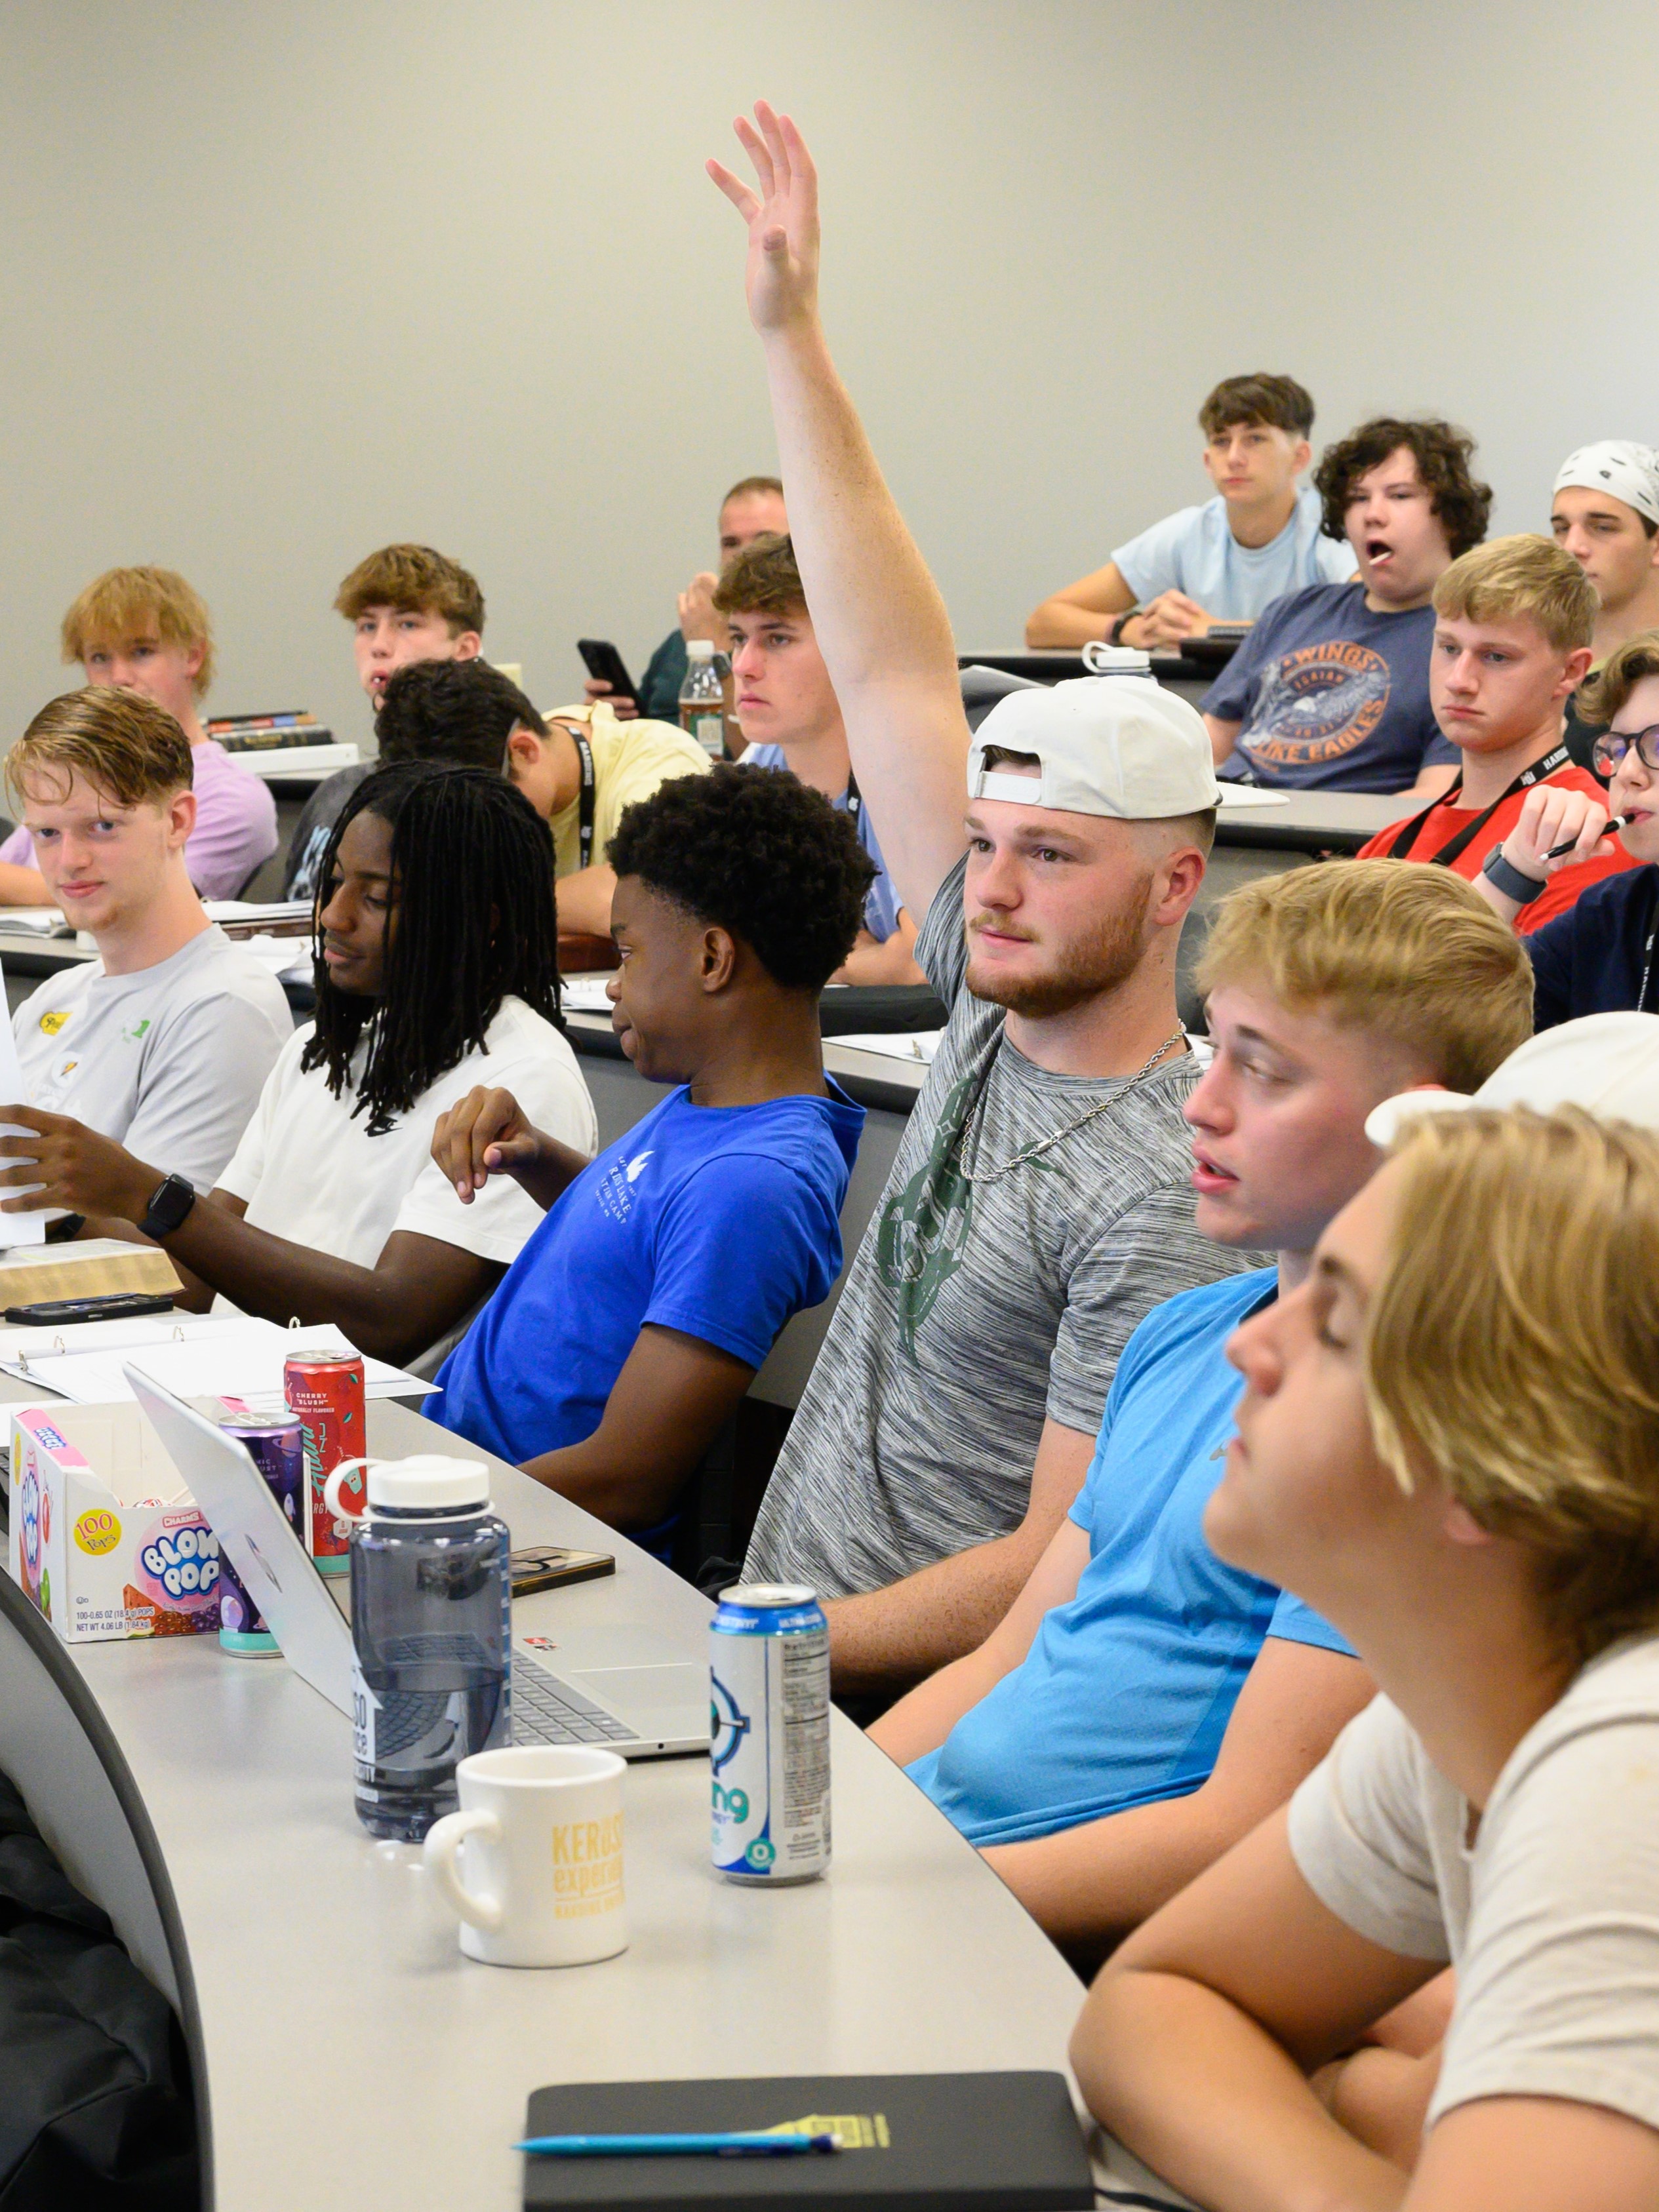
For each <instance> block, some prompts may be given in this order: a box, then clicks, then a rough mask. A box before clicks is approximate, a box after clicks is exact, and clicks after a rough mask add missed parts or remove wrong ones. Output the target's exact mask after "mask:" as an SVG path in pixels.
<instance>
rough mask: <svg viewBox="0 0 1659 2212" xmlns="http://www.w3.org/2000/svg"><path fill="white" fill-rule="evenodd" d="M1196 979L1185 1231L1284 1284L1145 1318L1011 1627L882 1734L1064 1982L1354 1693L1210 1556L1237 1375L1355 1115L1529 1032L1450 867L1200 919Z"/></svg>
mask: <svg viewBox="0 0 1659 2212" xmlns="http://www.w3.org/2000/svg"><path fill="white" fill-rule="evenodd" d="M1199 981H1200V988H1202V989H1203V991H1204V992H1205V994H1206V997H1207V999H1208V1001H1209V1026H1210V1036H1211V1041H1212V1044H1213V1045H1214V1047H1215V1057H1214V1059H1213V1060H1212V1062H1211V1064H1210V1066H1209V1067H1208V1068H1207V1069H1206V1072H1205V1073H1204V1075H1203V1076H1202V1077H1201V1078H1200V1081H1199V1084H1198V1087H1197V1089H1196V1090H1195V1091H1194V1092H1193V1094H1192V1096H1191V1097H1189V1098H1188V1101H1187V1109H1186V1114H1187V1120H1188V1122H1189V1123H1190V1124H1191V1127H1192V1130H1193V1155H1194V1170H1193V1176H1192V1182H1193V1188H1194V1190H1195V1191H1196V1192H1197V1194H1198V1206H1197V1219H1198V1225H1199V1227H1200V1230H1201V1231H1203V1232H1204V1234H1205V1235H1206V1236H1208V1237H1213V1238H1214V1239H1215V1241H1216V1243H1218V1245H1220V1246H1222V1247H1224V1248H1225V1249H1231V1250H1236V1251H1238V1250H1242V1251H1255V1250H1259V1249H1263V1248H1265V1249H1269V1250H1276V1251H1277V1254H1278V1266H1277V1267H1276V1268H1270V1267H1268V1268H1261V1269H1260V1270H1253V1271H1252V1272H1251V1273H1248V1274H1243V1275H1235V1276H1233V1277H1231V1279H1228V1280H1226V1281H1225V1282H1218V1283H1212V1284H1207V1285H1205V1286H1204V1287H1203V1288H1202V1289H1200V1290H1193V1291H1186V1292H1185V1293H1184V1294H1183V1295H1182V1296H1181V1297H1174V1298H1171V1299H1170V1301H1169V1302H1168V1304H1165V1305H1162V1306H1160V1307H1158V1309H1157V1310H1156V1311H1155V1312H1153V1313H1152V1314H1150V1315H1148V1316H1147V1318H1146V1320H1145V1321H1144V1322H1142V1323H1141V1325H1140V1327H1139V1328H1138V1329H1137V1330H1136V1331H1135V1334H1134V1335H1133V1338H1132V1339H1131V1340H1130V1343H1129V1346H1128V1349H1127V1351H1126V1352H1125V1353H1124V1355H1123V1357H1122V1358H1121V1360H1120V1361H1119V1363H1118V1369H1117V1375H1116V1378H1115V1381H1114V1383H1113V1384H1112V1389H1111V1395H1110V1396H1109V1398H1108V1400H1107V1401H1106V1417H1105V1419H1104V1421H1103V1424H1102V1425H1101V1431H1100V1440H1099V1443H1098V1445H1097V1449H1096V1453H1095V1458H1094V1462H1093V1464H1092V1465H1091V1468H1090V1469H1089V1475H1088V1480H1086V1482H1085V1484H1084V1486H1083V1490H1082V1492H1081V1494H1080V1495H1079V1498H1078V1501H1077V1503H1076V1504H1075V1505H1073V1508H1072V1510H1071V1514H1070V1516H1069V1517H1068V1518H1067V1519H1066V1521H1064V1522H1062V1523H1061V1524H1060V1528H1059V1530H1058V1532H1057V1533H1056V1534H1055V1535H1054V1540H1053V1541H1052V1542H1051V1543H1050V1544H1049V1546H1048V1550H1047V1552H1046V1553H1044V1554H1043V1557H1042V1559H1041V1560H1040V1561H1039V1562H1038V1564H1037V1565H1036V1569H1035V1570H1034V1571H1033V1572H1032V1574H1031V1577H1030V1580H1029V1581H1028V1582H1027V1583H1026V1585H1025V1588H1024V1590H1022V1591H1021V1593H1020V1595H1019V1596H1018V1599H1016V1601H1015V1602H1014V1603H1013V1605H1012V1606H1011V1607H1010V1608H1009V1611H1008V1613H1007V1616H1006V1619H1005V1620H1003V1621H1002V1622H1001V1623H1000V1626H998V1627H997V1628H996V1629H995V1631H994V1632H993V1633H992V1635H991V1636H990V1637H988V1638H987V1640H986V1641H985V1643H984V1644H981V1647H980V1649H979V1650H977V1651H975V1652H973V1653H971V1654H970V1655H969V1657H967V1658H965V1659H960V1660H958V1661H957V1662H956V1664H955V1665H954V1666H951V1667H947V1668H944V1669H943V1671H942V1672H941V1673H939V1674H936V1675H934V1676H933V1678H932V1680H928V1681H927V1682H924V1683H922V1684H921V1686H920V1687H919V1688H917V1689H915V1690H913V1691H912V1692H910V1694H909V1696H908V1697H907V1698H905V1699H902V1701H901V1702H900V1703H899V1704H898V1705H895V1706H894V1707H893V1709H892V1711H890V1712H889V1713H887V1714H885V1715H884V1717H882V1719H881V1720H879V1721H878V1723H876V1725H875V1727H874V1729H872V1735H873V1736H874V1739H875V1741H877V1742H878V1744H879V1745H880V1746H881V1747H882V1749H883V1750H884V1751H885V1752H887V1753H889V1754H890V1756H891V1757H892V1758H894V1759H899V1760H902V1761H903V1762H905V1763H906V1764H907V1765H908V1771H909V1773H910V1777H911V1778H912V1780H913V1781H915V1782H916V1783H917V1784H919V1785H920V1786H921V1788H922V1789H923V1790H926V1791H927V1795H928V1796H930V1797H931V1798H932V1799H933V1802H934V1803H935V1804H937V1805H938V1806H939V1808H940V1810H941V1811H942V1812H944V1813H945V1814H946V1815H947V1816H948V1817H949V1818H950V1819H951V1820H953V1821H954V1822H955V1823H956V1825H957V1827H959V1828H960V1829H961V1830H962V1832H963V1834H964V1835H966V1836H967V1837H968V1838H969V1841H970V1842H971V1843H974V1844H977V1845H978V1846H979V1848H980V1850H981V1851H983V1852H984V1854H985V1857H986V1858H987V1861H988V1862H989V1863H990V1864H991V1865H992V1866H993V1867H994V1869H996V1871H997V1873H998V1874H999V1875H1001V1877H1002V1879H1003V1880H1004V1881H1006V1883H1007V1884H1008V1886H1009V1887H1010V1888H1011V1889H1012V1891H1013V1892H1014V1894H1015V1895H1016V1896H1017V1897H1018V1899H1019V1900H1020V1902H1021V1903H1022V1904H1023V1905H1024V1906H1025V1908H1026V1910H1027V1911H1029V1912H1030V1913H1031V1914H1032V1915H1033V1917H1035V1918H1036V1919H1037V1920H1038V1921H1040V1922H1041V1923H1042V1926H1043V1928H1044V1929H1047V1931H1048V1934H1049V1935H1050V1936H1053V1937H1054V1941H1055V1942H1057V1943H1059V1944H1060V1945H1061V1946H1062V1947H1063V1948H1066V1950H1067V1951H1068V1952H1069V1953H1071V1954H1073V1956H1074V1957H1075V1956H1079V1955H1081V1956H1084V1957H1087V1958H1091V1959H1097V1958H1098V1957H1099V1956H1100V1954H1101V1953H1102V1952H1103V1951H1104V1950H1106V1949H1107V1948H1109V1947H1110V1946H1111V1945H1112V1944H1113V1943H1114V1942H1116V1941H1118V1940H1119V1939H1120V1938H1121V1936H1123V1934H1124V1933H1125V1932H1126V1930H1127V1929H1130V1928H1133V1927H1134V1926H1136V1925H1137V1924H1138V1923H1139V1922H1140V1921H1141V1920H1143V1919H1145V1918H1146V1916H1147V1914H1148V1913H1150V1912H1152V1911H1154V1910H1155V1909H1156V1908H1157V1907H1158V1905H1161V1904H1163V1903H1164V1900H1165V1899H1168V1898H1170V1897H1171V1896H1173V1895H1174V1893H1175V1892H1176V1890H1177V1889H1179V1888H1180V1887H1182V1884H1183V1883H1184V1882H1186V1881H1190V1880H1191V1879H1192V1877H1193V1876H1194V1875H1195V1874H1197V1873H1198V1872H1199V1871H1200V1869H1202V1868H1203V1867H1205V1866H1207V1865H1208V1864H1210V1863H1211V1862H1212V1860H1213V1859H1215V1858H1216V1857H1218V1856H1219V1855H1220V1853H1221V1852H1222V1851H1223V1850H1225V1849H1226V1848H1227V1846H1228V1845H1229V1844H1231V1843H1232V1842H1234V1841H1235V1840H1236V1839H1237V1838H1238V1837H1239V1836H1242V1835H1243V1834H1244V1833H1245V1832H1247V1831H1248V1830H1249V1828H1250V1827H1251V1826H1254V1824H1255V1822H1256V1821H1257V1820H1260V1819H1261V1818H1262V1817H1263V1815H1264V1814H1267V1813H1268V1812H1270V1811H1271V1810H1272V1809H1273V1807H1274V1806H1275V1805H1276V1804H1279V1803H1282V1802H1283V1801H1284V1800H1285V1797H1287V1796H1289V1795H1290V1793H1291V1790H1293V1789H1294V1788H1295V1786H1296V1784H1297V1783H1298V1782H1299V1781H1300V1780H1301V1779H1302V1778H1303V1776H1304V1774H1306V1773H1307V1772H1308V1771H1310V1768H1311V1767H1312V1766H1313V1765H1314V1763H1315V1761H1316V1759H1319V1758H1320V1757H1321V1756H1322V1753H1324V1752H1325V1751H1326V1750H1327V1749H1328V1747H1329V1745H1330V1743H1331V1741H1332V1739H1333V1738H1334V1735H1335V1733H1336V1731H1337V1729H1339V1728H1340V1726H1341V1725H1342V1723H1344V1722H1345V1721H1346V1720H1347V1719H1348V1718H1349V1717H1351V1715H1352V1714H1353V1713H1354V1712H1356V1711H1358V1709H1359V1707H1360V1706H1361V1705H1363V1704H1364V1701H1365V1699H1367V1698H1368V1697H1369V1696H1370V1683H1369V1681H1368V1680H1367V1678H1366V1676H1365V1674H1364V1669H1363V1668H1361V1667H1360V1666H1359V1664H1358V1662H1357V1661H1356V1660H1355V1659H1354V1658H1353V1657H1352V1654H1351V1653H1350V1652H1349V1651H1348V1649H1347V1646H1346V1644H1344V1642H1343V1641H1342V1639H1341V1638H1340V1636H1337V1635H1335V1634H1334V1632H1332V1631H1331V1630H1330V1629H1329V1628H1328V1626H1326V1624H1325V1623H1324V1622H1323V1621H1322V1620H1320V1619H1319V1618H1318V1616H1317V1615H1316V1613H1311V1612H1310V1611H1309V1609H1308V1607H1305V1606H1304V1605H1302V1604H1300V1603H1299V1602H1298V1601H1297V1600H1296V1599H1295V1598H1292V1597H1288V1596H1285V1595H1283V1594H1282V1593H1281V1592H1280V1591H1279V1590H1277V1589H1274V1588H1273V1586H1272V1584H1271V1583H1267V1582H1265V1581H1263V1580H1261V1579H1260V1578H1259V1577H1256V1576H1254V1575H1249V1574H1241V1573H1238V1572H1237V1571H1234V1570H1233V1569H1231V1568H1230V1567H1228V1566H1227V1565H1225V1563H1224V1562H1223V1561H1222V1560H1220V1559H1217V1558H1216V1557H1215V1555H1214V1554H1213V1553H1212V1551H1211V1550H1210V1548H1209V1547H1208V1545H1207V1544H1206V1542H1205V1541H1204V1533H1203V1527H1202V1522H1203V1516H1204V1509H1205V1505H1206V1501H1207V1500H1208V1498H1209V1496H1210V1493H1211V1492H1212V1490H1213V1489H1214V1488H1215V1486H1216V1484H1217V1483H1218V1481H1219V1480H1220V1477H1221V1452H1222V1449H1223V1448H1224V1447H1225V1443H1226V1439H1227V1437H1228V1436H1229V1435H1230V1434H1231V1430H1232V1419H1233V1407H1234V1404H1235V1402H1236V1401H1237V1397H1238V1393H1239V1383H1238V1377H1237V1375H1236V1374H1235V1373H1234V1372H1233V1370H1232V1369H1231V1367H1230V1366H1229V1365H1228V1364H1227V1359H1226V1352H1225V1347H1226V1344H1227V1340H1228V1339H1229V1337H1230V1336H1231V1334H1232V1332H1233V1331H1234V1329H1235V1328H1237V1325H1238V1323H1239V1322H1240V1321H1241V1320H1243V1318H1244V1317H1245V1316H1248V1315H1249V1314H1253V1313H1256V1312H1259V1311H1261V1310H1263V1309H1265V1308H1266V1307H1267V1306H1269V1305H1271V1304H1273V1301H1274V1299H1275V1298H1277V1297H1280V1296H1281V1295H1285V1294H1288V1293H1289V1292H1290V1291H1293V1290H1294V1289H1295V1288H1296V1287H1297V1285H1298V1284H1299V1283H1300V1282H1301V1281H1302V1280H1303V1279H1304V1277H1305V1275H1306V1273H1307V1271H1308V1266H1309V1261H1310V1255H1311V1253H1312V1250H1313V1246H1314V1243H1315V1242H1316V1239H1317V1237H1318V1236H1319V1234H1320V1232H1321V1231H1322V1229H1323V1228H1324V1226H1325V1225H1326V1223H1327V1222H1328V1220H1329V1219H1330V1218H1331V1217H1332V1216H1333V1215H1334V1213H1335V1212H1337V1210H1338V1209H1339V1207H1340V1206H1343V1205H1344V1204H1346V1201H1347V1200H1349V1199H1350V1198H1351V1197H1352V1195H1353V1194H1354V1192H1355V1191H1356V1190H1358V1188H1359V1186H1360V1185H1361V1184H1362V1183H1363V1182H1364V1181H1365V1179H1366V1177H1367V1176H1369V1175H1370V1172H1371V1170H1372V1169H1373V1167H1374V1166H1375V1165H1376V1152H1375V1150H1374V1149H1373V1147H1372V1146H1371V1145H1370V1142H1369V1141H1368V1140H1367V1138H1366V1135H1365V1117H1366V1115H1368V1114H1369V1113H1370V1111H1371V1110H1372V1109H1373V1108H1374V1107H1376V1105H1378V1104H1379V1103H1381V1102H1382V1100H1383V1099H1384V1098H1387V1097H1391V1096H1393V1095H1394V1094H1395V1093H1396V1092H1398V1091H1404V1090H1406V1089H1407V1088H1409V1087H1411V1086H1413V1085H1423V1084H1435V1085H1442V1084H1443V1085H1446V1086H1448V1087H1449V1089H1452V1090H1455V1091H1473V1090H1474V1087H1475V1085H1477V1084H1479V1083H1480V1082H1481V1081H1483V1080H1484V1079H1485V1078H1486V1077H1487V1076H1488V1075H1490V1074H1491V1073H1492V1070H1493V1069H1494V1068H1495V1067H1496V1066H1498V1063H1499V1062H1500V1061H1501V1060H1503V1059H1504V1056H1505V1054H1507V1053H1508V1052H1510V1050H1511V1049H1512V1048H1513V1047H1514V1046H1516V1044H1518V1043H1519V1042H1521V1041H1522V1039H1523V1038H1524V1037H1525V1036H1526V1035H1527V1033H1528V1029H1529V1027H1530V1005H1531V996H1532V994H1531V986H1530V975H1529V973H1528V966H1527V960H1526V956H1525V954H1524V953H1523V952H1522V950H1521V947H1520V946H1519V945H1517V944H1516V942H1515V940H1514V939H1513V937H1512V936H1511V935H1510V933H1509V932H1508V931H1507V930H1505V928H1504V926H1503V924H1502V923H1501V922H1499V921H1498V919H1497V917H1496V916H1495V915H1492V914H1491V913H1489V912H1488V911H1486V909H1485V908H1483V906H1482V903H1481V902H1480V899H1479V897H1478V896H1477V895H1476V894H1475V893H1474V891H1473V890H1470V888H1469V887H1468V884H1464V883H1462V882H1460V881H1458V880H1457V879H1456V878H1454V877H1451V876H1449V874H1447V873H1445V872H1443V871H1441V870H1438V869H1431V868H1424V867H1415V868H1414V867H1395V866H1390V865H1389V864H1387V863H1384V862H1376V861H1372V862H1364V861H1358V862H1356V861H1347V860H1336V861H1328V862H1327V863H1326V864H1325V865H1324V866H1322V867H1315V868H1296V869H1292V870H1291V871H1289V872H1287V873H1285V874H1283V875H1278V876H1267V877H1263V878H1259V879H1258V880H1257V881H1256V882H1255V883H1253V884H1248V885H1246V886H1245V887H1244V888H1243V890H1238V891H1236V892H1234V894H1233V895H1232V896H1231V898H1229V899H1227V900H1226V901H1225V902H1224V903H1223V904H1222V905H1221V907H1220V908H1218V910H1217V914H1216V917H1215V921H1214V926H1213V927H1212V931H1211V934H1210V938H1209V940H1208V943H1207V944H1206V947H1205V951H1204V957H1203V961H1202V963H1201V964H1200V969H1199Z"/></svg>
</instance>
